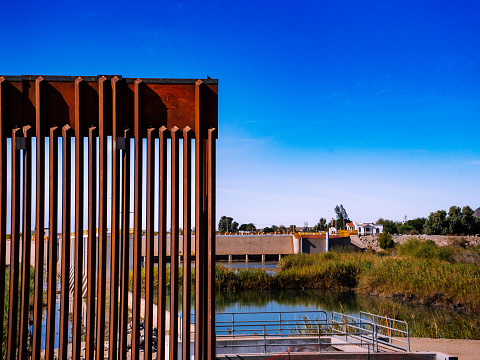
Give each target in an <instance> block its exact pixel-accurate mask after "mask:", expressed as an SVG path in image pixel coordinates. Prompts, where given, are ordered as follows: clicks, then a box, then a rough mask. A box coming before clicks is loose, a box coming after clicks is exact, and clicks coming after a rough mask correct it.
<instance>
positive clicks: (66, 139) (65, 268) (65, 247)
mask: <svg viewBox="0 0 480 360" xmlns="http://www.w3.org/2000/svg"><path fill="white" fill-rule="evenodd" d="M71 131H72V129H71V127H70V125H65V126H63V128H62V136H63V149H62V151H63V156H62V161H63V165H62V171H63V175H62V179H63V180H62V181H63V186H62V192H63V194H62V280H61V281H62V285H61V298H60V331H59V337H60V339H59V340H60V349H59V354H58V357H59V359H62V360H67V350H68V308H69V302H70V296H69V294H70V284H69V280H70V195H71V189H70V187H71V179H70V177H71V165H70V164H71V160H72V159H71Z"/></svg>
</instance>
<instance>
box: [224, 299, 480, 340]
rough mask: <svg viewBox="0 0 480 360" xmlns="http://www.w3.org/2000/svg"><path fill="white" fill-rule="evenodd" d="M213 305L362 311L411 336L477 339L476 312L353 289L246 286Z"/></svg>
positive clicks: (238, 308) (479, 322)
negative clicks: (401, 324) (402, 326)
mask: <svg viewBox="0 0 480 360" xmlns="http://www.w3.org/2000/svg"><path fill="white" fill-rule="evenodd" d="M215 306H216V311H217V313H224V312H252V311H312V310H324V311H327V312H332V311H338V312H343V313H346V314H350V315H358V313H359V312H360V311H366V312H371V313H374V314H379V315H384V316H388V317H393V318H396V319H399V320H404V321H407V322H408V324H409V326H410V329H411V336H418V337H432V338H449V339H480V318H479V317H478V314H472V313H465V312H461V311H456V310H453V309H449V308H435V307H427V306H422V305H410V304H408V303H406V302H401V301H395V300H393V299H384V298H380V297H377V296H368V295H357V294H355V292H353V291H344V292H339V291H325V290H303V291H302V290H295V291H293V290H292V291H251V290H249V291H229V292H218V293H217V294H216V299H215ZM219 316H221V315H219ZM217 317H218V316H217Z"/></svg>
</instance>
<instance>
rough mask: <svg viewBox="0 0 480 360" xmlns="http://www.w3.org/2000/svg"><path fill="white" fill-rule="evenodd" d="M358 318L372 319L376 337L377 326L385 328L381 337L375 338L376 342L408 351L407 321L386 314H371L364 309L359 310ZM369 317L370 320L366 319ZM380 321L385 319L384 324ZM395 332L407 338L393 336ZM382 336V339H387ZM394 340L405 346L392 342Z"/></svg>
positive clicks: (408, 334) (408, 332) (408, 333)
mask: <svg viewBox="0 0 480 360" xmlns="http://www.w3.org/2000/svg"><path fill="white" fill-rule="evenodd" d="M360 318H361V319H364V320H366V321H373V323H374V324H375V325H376V328H377V337H378V328H380V329H384V330H385V332H386V334H381V338H380V339H377V343H380V344H383V345H388V346H392V347H395V348H397V349H401V350H406V351H410V331H409V328H408V323H407V322H406V321H403V320H398V319H393V318H390V317H388V316H382V315H377V314H372V313H369V312H365V311H360ZM369 318H370V319H372V320H368V319H369ZM380 321H382V322H383V321H385V323H386V325H383V324H382V323H381V322H380ZM399 326H403V327H404V329H401V328H399ZM395 333H400V334H403V335H404V337H406V338H407V340H404V339H403V338H400V337H395V336H394V334H395ZM382 338H383V339H385V338H387V339H388V341H385V340H383V339H382ZM394 341H395V342H399V343H402V344H405V347H404V346H400V345H397V344H394V343H393V342H394ZM377 346H378V345H377Z"/></svg>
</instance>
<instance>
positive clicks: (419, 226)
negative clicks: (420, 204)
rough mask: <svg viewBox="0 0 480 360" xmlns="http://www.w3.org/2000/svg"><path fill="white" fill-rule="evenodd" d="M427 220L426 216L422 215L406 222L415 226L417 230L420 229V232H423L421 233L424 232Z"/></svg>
mask: <svg viewBox="0 0 480 360" xmlns="http://www.w3.org/2000/svg"><path fill="white" fill-rule="evenodd" d="M425 221H427V219H426V218H424V217H420V218H415V219H412V220H408V221H407V222H406V223H405V224H406V225H408V226H411V227H413V228H414V229H415V230H417V231H418V233H419V234H421V233H423V228H424V226H425Z"/></svg>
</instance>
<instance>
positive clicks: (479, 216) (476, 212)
mask: <svg viewBox="0 0 480 360" xmlns="http://www.w3.org/2000/svg"><path fill="white" fill-rule="evenodd" d="M473 215H475V216H476V217H478V218H480V207H479V208H478V209H477V210H475V212H474V213H473Z"/></svg>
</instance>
